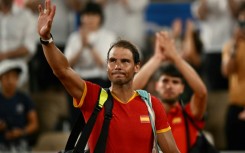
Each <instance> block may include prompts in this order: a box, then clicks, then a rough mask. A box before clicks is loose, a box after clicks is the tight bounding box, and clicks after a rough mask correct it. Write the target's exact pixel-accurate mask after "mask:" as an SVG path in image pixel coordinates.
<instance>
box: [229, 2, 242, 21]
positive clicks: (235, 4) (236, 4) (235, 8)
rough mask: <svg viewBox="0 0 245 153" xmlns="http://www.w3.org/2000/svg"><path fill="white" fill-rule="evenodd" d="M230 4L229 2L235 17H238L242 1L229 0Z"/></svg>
mask: <svg viewBox="0 0 245 153" xmlns="http://www.w3.org/2000/svg"><path fill="white" fill-rule="evenodd" d="M228 4H229V8H230V11H231V14H232V15H233V17H234V18H237V15H238V8H239V4H240V3H239V2H237V1H235V0H228Z"/></svg>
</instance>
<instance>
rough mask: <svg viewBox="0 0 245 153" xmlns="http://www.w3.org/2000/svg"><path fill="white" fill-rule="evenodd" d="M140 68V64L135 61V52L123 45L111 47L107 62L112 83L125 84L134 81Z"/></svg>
mask: <svg viewBox="0 0 245 153" xmlns="http://www.w3.org/2000/svg"><path fill="white" fill-rule="evenodd" d="M138 70H139V65H137V64H135V63H134V60H133V54H132V53H131V51H130V50H128V49H125V48H122V47H114V48H112V49H111V51H110V54H109V59H108V63H107V73H108V77H109V79H110V80H111V82H112V83H114V84H118V85H124V84H127V83H129V82H132V80H133V77H134V75H135V73H136V72H138Z"/></svg>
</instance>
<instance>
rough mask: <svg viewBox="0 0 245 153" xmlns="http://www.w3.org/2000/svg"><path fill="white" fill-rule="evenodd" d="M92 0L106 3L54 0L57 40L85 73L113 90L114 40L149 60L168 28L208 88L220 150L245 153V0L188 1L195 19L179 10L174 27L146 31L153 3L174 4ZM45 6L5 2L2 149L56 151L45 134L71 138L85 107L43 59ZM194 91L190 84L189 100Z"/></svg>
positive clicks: (0, 66)
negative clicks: (40, 26)
mask: <svg viewBox="0 0 245 153" xmlns="http://www.w3.org/2000/svg"><path fill="white" fill-rule="evenodd" d="M92 1H94V2H96V3H97V4H99V6H100V7H98V6H97V5H93V3H91V4H90V3H89V0H52V3H53V4H55V5H56V7H57V8H58V9H57V12H56V15H55V19H54V21H53V26H52V30H51V33H52V36H53V38H54V42H55V44H56V46H57V47H58V48H59V49H60V50H61V51H62V52H64V55H65V56H66V57H67V59H68V61H69V63H70V65H71V66H72V67H73V68H74V70H75V71H77V72H78V73H79V74H80V75H81V77H82V78H84V79H85V80H89V81H91V82H94V83H97V84H99V85H101V86H102V87H105V88H106V87H109V86H110V82H109V80H108V78H107V76H106V73H105V72H106V58H107V51H108V49H109V47H110V45H111V44H112V43H113V42H115V41H116V40H119V39H127V40H129V41H131V42H133V43H134V44H136V45H137V47H138V48H139V49H140V51H141V52H140V54H141V60H142V65H144V63H146V62H147V61H148V60H149V59H150V57H151V56H152V55H153V54H154V41H155V34H154V33H156V32H159V30H168V31H169V32H170V33H171V37H172V38H173V39H174V40H175V45H176V47H177V48H178V50H179V51H180V52H179V54H180V55H181V56H182V57H183V58H184V59H185V60H186V61H187V62H188V63H189V64H190V65H191V66H192V67H193V68H194V69H195V70H196V71H197V72H198V74H199V75H200V76H201V78H202V79H203V80H204V82H205V85H206V86H207V88H208V100H207V111H206V113H205V114H206V115H205V118H204V120H205V128H204V129H205V131H207V132H209V133H210V134H211V137H212V139H213V144H214V145H215V146H216V147H217V148H218V149H219V150H245V144H244V141H243V138H244V136H245V132H244V131H245V130H244V129H245V97H244V95H243V92H244V91H245V80H244V78H245V60H244V58H243V56H244V57H245V54H243V53H245V51H243V49H245V1H243V0H192V1H189V2H186V3H188V4H189V5H190V10H189V11H190V12H191V14H192V15H191V16H190V18H187V19H183V18H181V17H182V16H181V14H176V17H175V18H174V19H173V20H172V21H171V24H170V26H167V25H157V28H155V29H151V30H153V34H152V33H149V32H148V31H147V29H149V28H148V27H147V25H149V23H147V21H146V18H145V14H146V10H147V8H148V7H149V6H150V5H151V4H152V3H159V4H164V3H171V2H170V1H167V2H165V1H150V0H92ZM180 3H181V1H174V5H179V4H180ZM39 4H41V5H44V0H0V87H1V93H0V152H1V150H6V149H9V148H10V149H11V150H13V151H16V150H19V151H23V150H36V151H48V150H52V149H53V148H55V147H54V146H51V147H49V144H48V143H50V141H49V142H47V143H46V144H45V142H42V143H43V145H44V146H41V138H43V136H45V135H46V134H48V133H49V134H50V133H53V136H54V137H55V136H56V137H57V138H58V139H63V141H66V139H67V136H68V134H69V131H70V130H71V128H72V125H73V123H74V121H75V119H76V117H77V114H78V112H79V110H76V109H75V108H74V107H73V103H72V97H70V96H69V94H68V93H67V92H66V91H65V89H64V88H63V86H62V85H61V83H60V82H59V81H58V79H57V78H56V77H55V76H54V75H53V73H52V70H51V69H50V67H49V65H48V63H47V61H46V59H45V57H44V54H43V51H42V46H41V44H40V41H39V36H38V33H37V30H36V27H37V18H38V5H39ZM155 24H156V23H155ZM243 47H244V48H243ZM6 76H7V78H13V79H6ZM155 82H156V80H155V79H154V77H152V78H151V79H150V80H149V81H148V83H147V85H146V87H145V88H146V89H147V90H148V91H149V92H151V93H152V94H155V95H157V93H156V91H155ZM15 91H18V95H16V94H14V93H15ZM11 93H12V94H11ZM192 93H193V91H192V90H191V88H190V87H189V86H188V85H186V87H185V91H184V93H183V94H182V95H181V98H182V99H183V101H184V102H185V103H188V102H189V101H190V98H191V95H192ZM7 102H8V103H9V104H6V103H7ZM57 135H58V136H57ZM61 135H65V137H60V136H61ZM49 139H51V138H49ZM54 141H57V140H54ZM52 147H53V148H52ZM45 149H47V150H45ZM17 152H18V151H17Z"/></svg>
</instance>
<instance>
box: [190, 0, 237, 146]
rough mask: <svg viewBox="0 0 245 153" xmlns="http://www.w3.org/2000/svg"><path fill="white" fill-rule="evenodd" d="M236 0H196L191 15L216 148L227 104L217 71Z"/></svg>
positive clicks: (225, 84) (220, 142)
mask: <svg viewBox="0 0 245 153" xmlns="http://www.w3.org/2000/svg"><path fill="white" fill-rule="evenodd" d="M235 4H236V0H196V1H194V3H193V5H192V12H193V16H194V17H195V18H196V20H197V21H198V22H197V23H198V25H199V28H200V32H201V33H200V37H201V40H202V42H203V47H204V50H203V53H204V54H203V58H202V59H203V61H202V64H203V65H202V66H203V72H202V75H203V77H204V80H205V83H206V85H207V87H208V91H209V94H208V95H209V97H208V107H207V112H208V116H207V124H206V129H207V130H209V131H210V132H211V133H212V134H213V136H214V140H215V144H216V146H217V147H218V148H219V149H224V148H225V137H224V135H225V134H224V118H225V111H226V109H227V104H228V97H227V95H228V92H227V91H228V80H227V79H226V78H225V77H224V76H222V74H221V52H222V48H223V44H224V43H225V42H226V41H227V40H229V38H230V37H231V35H232V30H233V27H234V23H235V22H234V18H235V17H236V9H235V7H234V6H235Z"/></svg>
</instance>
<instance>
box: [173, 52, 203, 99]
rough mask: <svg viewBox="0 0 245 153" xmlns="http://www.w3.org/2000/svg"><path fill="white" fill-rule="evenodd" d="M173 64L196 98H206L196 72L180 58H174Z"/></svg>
mask: <svg viewBox="0 0 245 153" xmlns="http://www.w3.org/2000/svg"><path fill="white" fill-rule="evenodd" d="M174 64H175V66H176V67H177V69H178V70H179V71H180V72H181V74H182V75H183V77H184V78H185V80H186V81H187V83H188V85H189V86H190V87H191V89H192V90H193V92H194V94H195V95H197V96H198V97H200V98H201V97H206V94H207V89H206V86H205V85H204V83H203V81H202V80H201V78H200V77H199V75H198V74H197V73H196V71H195V70H194V69H193V68H192V67H191V66H190V65H189V64H188V63H187V62H186V61H185V60H184V59H183V58H181V57H180V56H176V58H175V60H174Z"/></svg>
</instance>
